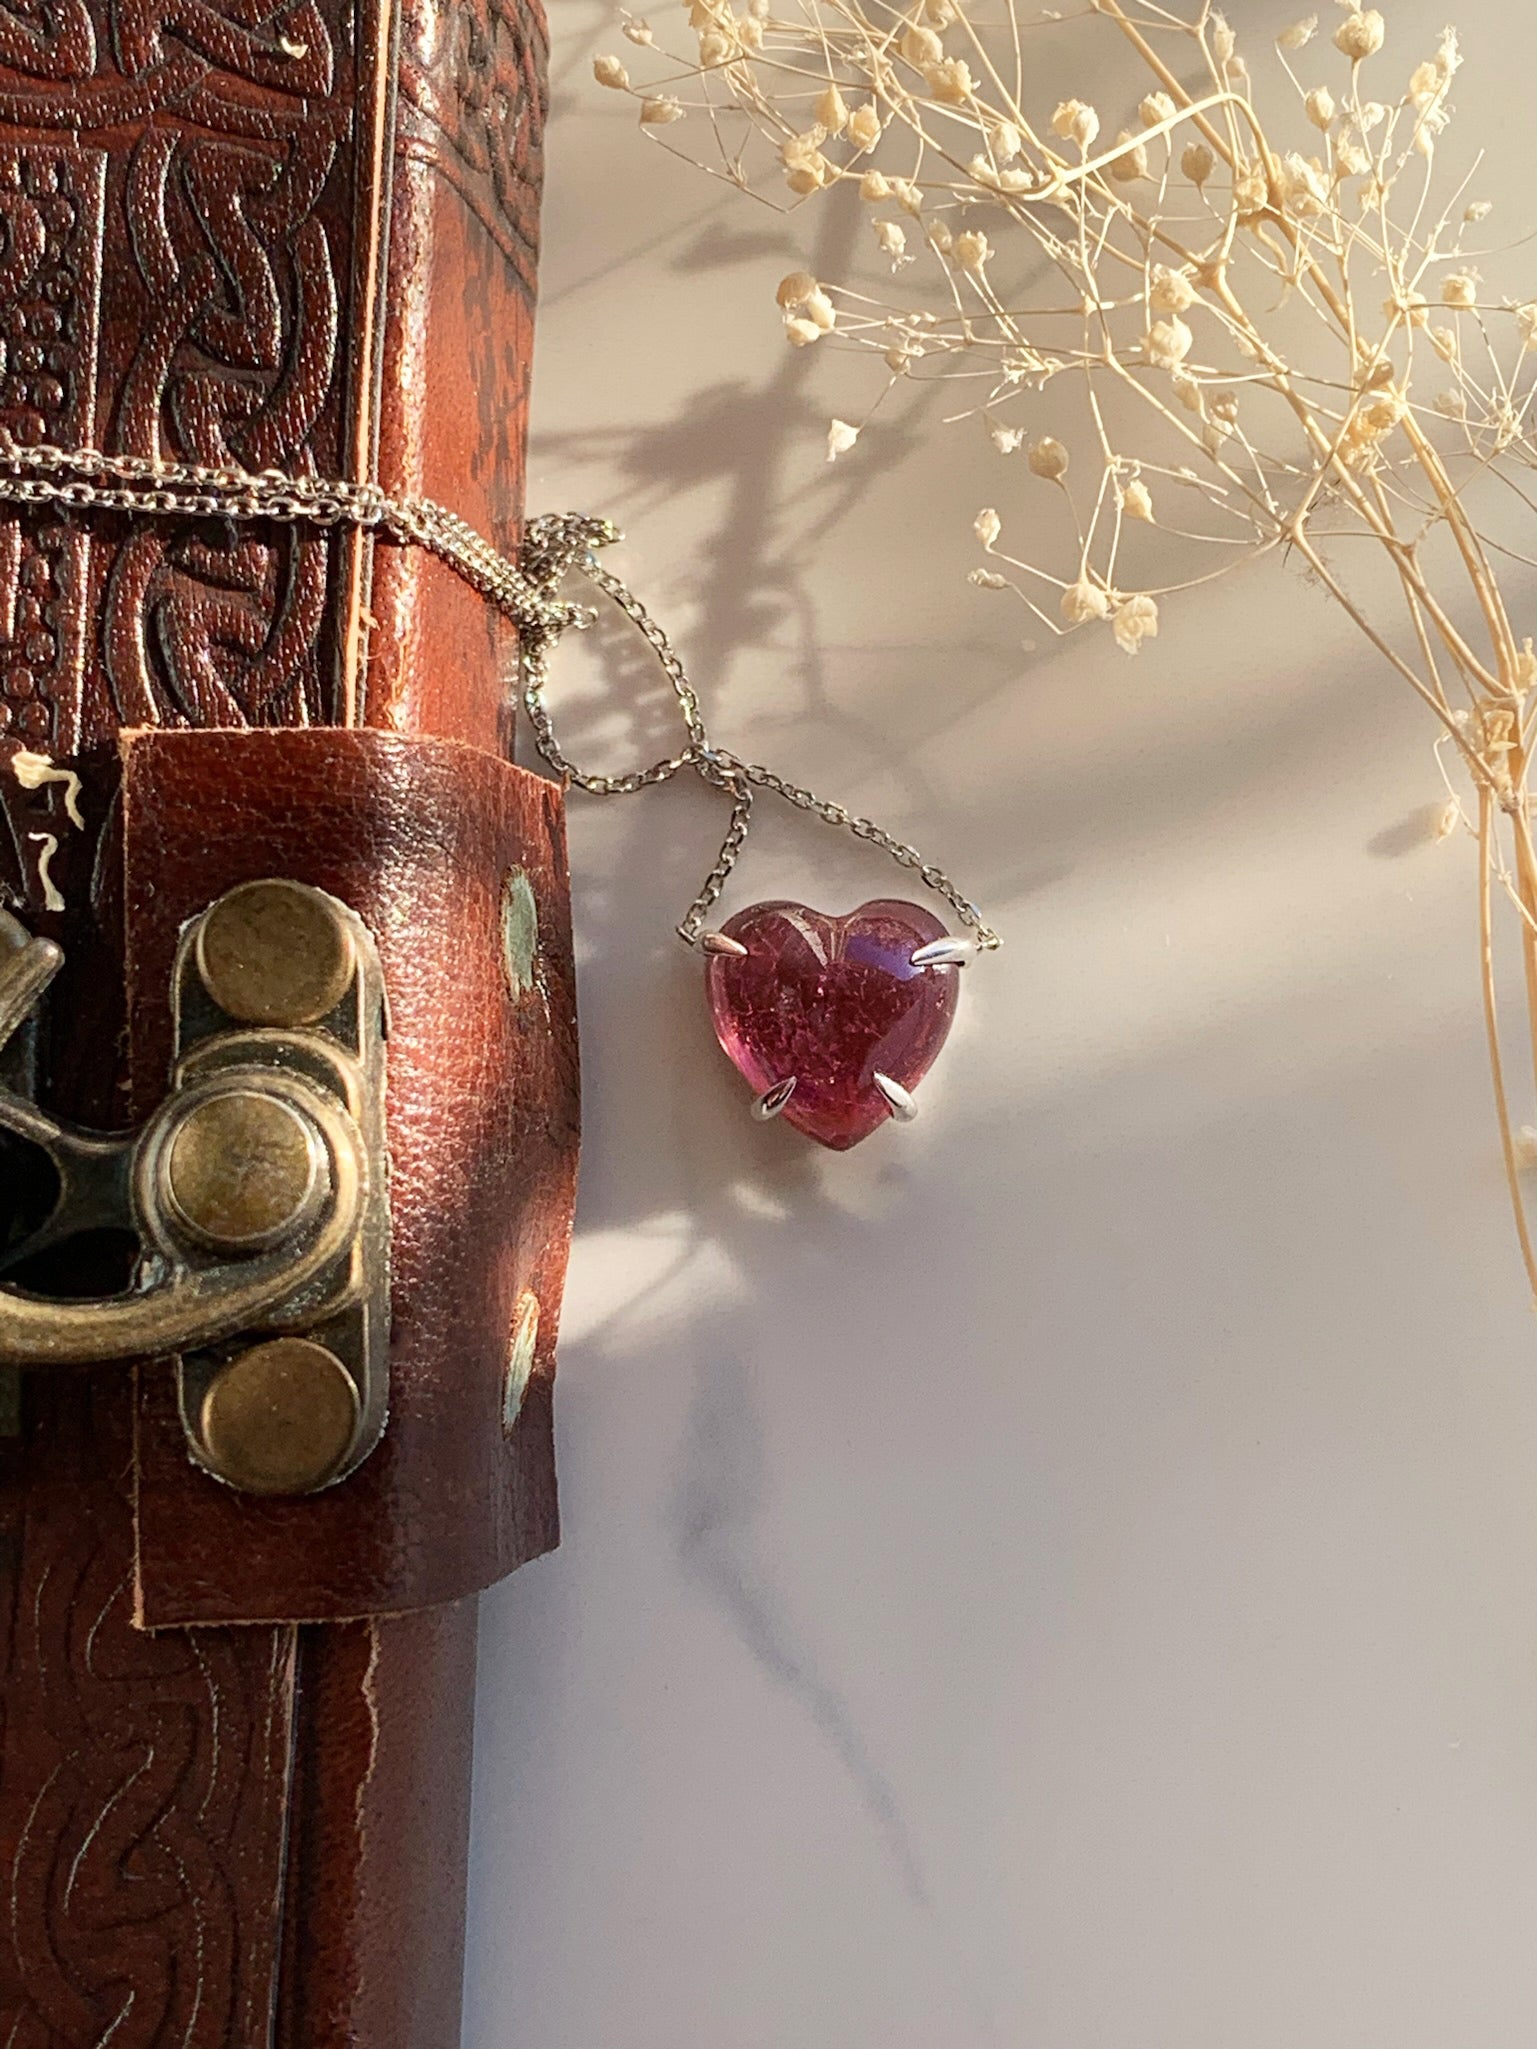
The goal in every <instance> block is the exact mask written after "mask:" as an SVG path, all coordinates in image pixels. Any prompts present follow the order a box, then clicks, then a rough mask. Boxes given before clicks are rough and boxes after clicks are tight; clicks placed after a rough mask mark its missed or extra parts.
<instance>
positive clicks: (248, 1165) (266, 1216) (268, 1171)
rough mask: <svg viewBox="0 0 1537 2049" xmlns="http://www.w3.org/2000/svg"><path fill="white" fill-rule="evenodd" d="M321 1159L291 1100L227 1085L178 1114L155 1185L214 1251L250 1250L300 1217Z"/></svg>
mask: <svg viewBox="0 0 1537 2049" xmlns="http://www.w3.org/2000/svg"><path fill="white" fill-rule="evenodd" d="M324 1158H325V1155H324V1150H323V1148H322V1146H321V1144H320V1141H319V1138H318V1135H317V1134H316V1132H315V1131H314V1129H313V1127H312V1126H311V1124H310V1123H309V1120H308V1119H307V1118H306V1117H304V1116H303V1115H302V1114H301V1113H300V1112H299V1111H298V1110H297V1109H295V1108H294V1107H293V1105H292V1104H290V1103H285V1102H284V1101H283V1100H282V1099H281V1097H278V1096H269V1095H264V1094H262V1093H261V1092H260V1091H259V1090H256V1089H250V1088H231V1089H228V1090H225V1091H224V1092H223V1093H221V1094H219V1095H214V1096H209V1097H205V1098H204V1100H203V1101H202V1102H200V1103H195V1104H194V1105H193V1106H192V1108H191V1109H190V1110H189V1111H188V1112H187V1114H186V1115H185V1117H183V1119H182V1120H181V1123H180V1124H179V1126H178V1127H177V1129H176V1131H175V1132H174V1133H173V1135H172V1137H171V1141H170V1143H169V1145H168V1146H167V1147H166V1151H165V1163H164V1167H163V1170H162V1171H163V1175H164V1184H163V1185H164V1190H165V1195H166V1197H167V1199H168V1201H169V1203H170V1205H171V1207H172V1209H173V1210H174V1211H175V1212H176V1214H177V1216H178V1217H179V1218H180V1219H181V1221H182V1222H183V1223H184V1224H185V1225H186V1226H187V1227H188V1229H189V1230H191V1231H193V1232H195V1233H196V1235H197V1236H198V1237H200V1238H202V1239H204V1240H205V1241H206V1242H207V1243H208V1244H210V1245H215V1246H217V1247H219V1249H220V1250H221V1251H226V1252H255V1251H258V1250H260V1249H261V1248H262V1247H264V1246H269V1245H274V1244H277V1243H278V1242H279V1241H280V1240H281V1239H282V1238H284V1237H285V1236H286V1235H287V1234H288V1232H289V1231H291V1230H292V1229H293V1228H294V1226H295V1225H296V1224H298V1223H299V1222H300V1221H301V1219H302V1218H303V1216H304V1213H305V1211H306V1210H307V1209H308V1208H309V1207H310V1206H311V1203H312V1200H313V1197H314V1195H315V1191H316V1186H317V1183H318V1182H319V1179H320V1175H321V1171H322V1167H323V1164H324Z"/></svg>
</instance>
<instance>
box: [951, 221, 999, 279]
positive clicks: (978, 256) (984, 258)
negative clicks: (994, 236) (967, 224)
mask: <svg viewBox="0 0 1537 2049" xmlns="http://www.w3.org/2000/svg"><path fill="white" fill-rule="evenodd" d="M992 253H993V250H992V244H991V243H990V242H989V241H988V239H987V237H986V235H984V234H982V233H981V232H980V231H979V230H978V229H976V228H968V229H967V230H966V232H965V234H964V235H957V236H956V238H955V260H956V262H957V263H958V264H959V265H960V266H961V268H962V270H985V269H986V267H987V262H988V258H989V257H990V256H991V255H992Z"/></svg>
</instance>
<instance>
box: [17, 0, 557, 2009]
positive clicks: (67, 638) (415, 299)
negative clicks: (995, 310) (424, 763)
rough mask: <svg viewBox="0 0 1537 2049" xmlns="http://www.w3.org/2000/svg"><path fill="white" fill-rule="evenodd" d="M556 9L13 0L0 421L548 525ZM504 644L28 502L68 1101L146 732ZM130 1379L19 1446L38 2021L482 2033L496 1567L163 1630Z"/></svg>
mask: <svg viewBox="0 0 1537 2049" xmlns="http://www.w3.org/2000/svg"><path fill="white" fill-rule="evenodd" d="M544 46H545V27H544V21H543V17H542V13H541V10H540V8H539V6H538V4H537V0H58V4H53V0H43V4H37V5H34V4H33V0H24V4H21V5H19V6H14V7H12V8H10V9H8V10H0V343H3V353H0V423H3V425H4V426H5V427H6V428H7V429H9V430H10V431H11V432H12V433H13V434H14V435H15V436H16V437H17V438H18V439H20V440H22V441H24V442H25V441H36V440H41V439H53V440H61V441H92V442H94V443H95V444H96V445H98V446H100V447H104V448H107V449H110V450H117V451H128V452H132V453H135V454H140V455H156V454H158V455H163V456H166V457H170V458H174V459H182V460H204V461H210V460H211V461H223V460H226V459H227V460H231V461H234V462H239V463H244V464H247V465H250V466H257V467H260V466H264V465H269V464H270V465H273V466H276V467H279V468H282V469H287V470H294V471H300V472H307V473H313V474H325V475H338V474H339V475H343V476H369V475H373V476H376V477H377V478H378V479H379V480H380V481H381V482H383V483H384V484H385V485H386V487H387V488H390V489H395V490H399V489H404V488H420V489H427V490H430V491H431V492H432V493H433V495H435V496H437V497H439V498H442V499H443V500H445V501H446V502H447V503H449V504H450V505H453V506H454V507H455V508H456V509H457V510H459V511H461V512H463V513H465V514H466V515H467V516H468V517H470V518H471V519H473V520H474V521H475V522H476V523H477V524H479V525H481V526H482V527H483V528H484V529H485V530H486V531H488V532H490V533H492V534H493V536H494V537H495V538H496V539H497V540H498V541H499V542H500V543H501V544H502V545H504V546H510V545H511V544H512V543H513V542H515V540H516V537H517V522H518V519H519V516H520V511H521V496H522V462H523V456H522V437H523V428H524V404H525V400H526V394H527V382H528V367H529V351H530V339H531V332H532V309H533V275H534V263H535V255H536V249H537V203H538V185H539V176H540V137H541V129H542V122H543V114H544V101H545V90H544V84H543V75H542V65H543V55H544ZM397 81H398V92H397ZM413 480H414V482H413ZM511 652H512V650H511V644H510V640H509V637H508V634H507V632H506V630H505V629H504V628H503V627H502V626H501V625H500V623H499V622H497V621H496V620H494V619H493V618H492V617H491V616H490V615H489V614H488V613H487V611H486V610H485V608H484V607H483V606H481V605H480V603H479V601H478V600H476V599H474V598H473V597H472V596H471V595H470V594H469V593H468V592H466V591H465V590H464V589H463V588H462V587H461V586H459V585H458V584H456V583H455V582H454V580H453V579H452V577H451V576H450V575H449V573H448V572H447V571H446V570H443V569H442V568H441V567H440V566H439V565H437V564H433V563H425V562H423V561H421V560H420V559H418V558H417V557H415V556H414V555H412V554H411V553H409V552H408V551H400V550H394V549H391V548H388V547H385V546H380V547H378V548H375V547H374V546H373V544H372V543H371V542H369V541H368V540H366V539H363V538H360V537H358V536H355V535H348V534H345V533H341V534H333V535H320V534H314V533H308V532H305V531H303V530H301V529H288V528H283V527H273V526H252V527H243V528H236V527H233V526H231V525H228V524H226V523H222V522H217V521H182V520H175V521H128V520H124V519H121V518H115V517H111V516H101V517H95V518H91V519H82V518H76V517H73V516H69V515H64V514H55V513H53V512H50V511H47V510H44V509H35V510H29V511H28V512H27V514H26V515H25V516H24V517H21V518H12V517H4V516H0V894H3V897H4V899H5V901H7V902H8V903H10V904H12V905H13V906H15V907H17V908H18V909H19V910H20V911H21V913H22V915H23V916H24V917H25V918H26V920H27V922H28V923H29V924H30V925H32V927H33V928H34V929H35V930H38V931H42V932H46V933H47V934H48V935H49V936H51V937H54V938H57V939H59V940H60V941H62V943H63V944H64V946H65V949H66V953H67V960H66V964H65V968H64V971H63V974H62V975H61V976H60V978H59V981H58V982H57V984H56V985H55V988H54V990H53V992H51V995H50V998H49V1002H48V1005H47V1010H46V1015H45V1017H44V1020H43V1028H42V1035H41V1041H40V1053H41V1084H42V1090H43V1095H44V1097H45V1099H46V1101H47V1102H48V1103H49V1104H50V1105H51V1106H52V1107H54V1108H56V1109H57V1110H58V1111H60V1112H61V1113H62V1114H64V1115H68V1116H74V1117H77V1118H79V1119H81V1120H83V1121H85V1122H88V1123H94V1124H98V1125H111V1124H113V1123H117V1122H122V1121H125V1120H126V1118H127V1116H128V1114H129V1109H130V1103H129V1097H128V1080H129V1077H128V1074H127V1070H126V1063H125V1059H124V1048H125V1045H126V1027H125V1023H124V1019H123V1016H122V1003H121V997H122V975H123V964H122V951H121V936H122V922H123V912H124V903H123V867H122V860H121V842H120V837H119V833H120V820H121V809H120V801H119V795H118V789H117V783H118V762H117V755H118V747H117V733H118V729H119V728H120V727H122V726H125V725H147V726H161V727H180V726H187V727H209V726H221V727H229V728H238V727H242V726H254V727H296V726H308V725H318V724H324V723H328V722H330V723H336V722H344V721H346V720H348V719H350V718H352V717H354V716H357V717H361V718H362V719H363V720H364V721H365V722H366V723H368V724H370V725H376V726H381V727H386V728H389V729H392V730H394V731H397V732H411V731H417V730H425V731H430V732H435V733H439V734H443V735H446V736H450V737H456V738H459V739H463V740H467V741H472V742H474V743H476V744H478V745H480V746H482V747H487V748H490V747H492V746H493V745H497V744H501V745H503V746H504V745H505V741H506V739H507V726H506V718H505V712H504V707H505V704H506V695H505V691H504V689H503V679H504V677H505V675H506V674H507V671H508V666H509V662H510V659H511ZM18 746H19V747H25V748H30V749H39V748H40V749H44V750H47V751H49V752H51V753H52V754H53V755H54V756H55V757H57V758H59V759H61V760H62V761H64V762H66V763H67V764H68V765H69V766H70V767H71V768H73V769H75V770H77V771H78V772H79V773H80V774H81V775H82V776H83V778H84V785H85V787H84V791H83V795H82V802H83V806H84V813H83V815H84V819H85V826H84V829H78V828H77V827H76V826H75V825H74V824H73V822H72V820H71V817H70V813H69V810H68V808H67V805H66V791H65V786H63V785H62V784H59V783H45V784H43V785H42V786H41V787H39V788H35V789H33V788H28V787H26V786H24V785H23V784H22V782H21V781H20V780H19V779H18V778H17V777H16V776H15V775H14V774H13V773H12V772H11V769H10V755H11V752H12V750H13V749H14V748H16V747H18ZM254 794H256V795H258V796H259V794H260V793H254ZM257 815H258V816H259V815H260V813H259V811H258V814H257ZM60 898H62V901H63V904H64V908H63V909H62V910H58V909H55V908H52V907H51V906H53V905H54V904H55V903H56V902H57V901H58V900H59V899H60ZM144 1086H145V1087H146V1088H147V1089H152V1086H153V1077H148V1078H147V1079H146V1081H145V1084H144ZM132 1402H133V1396H132V1390H131V1387H130V1385H129V1381H128V1378H127V1376H126V1375H124V1374H122V1373H121V1372H119V1371H118V1370H117V1369H114V1368H104V1369H101V1370H100V1371H92V1372H90V1373H84V1372H81V1373H69V1374H65V1375H55V1376H48V1375H42V1374H38V1375H32V1376H29V1377H28V1384H27V1387H26V1389H25V1391H24V1400H23V1406H22V1434H21V1436H20V1437H18V1438H16V1439H14V1440H4V1439H0V1657H3V1658H4V1659H6V1660H7V1661H8V1662H7V1663H6V1664H5V1667H4V1683H3V1686H0V2043H4V2044H5V2045H6V2049H101V2045H103V2044H105V2043H107V2042H110V2043H111V2044H112V2049H452V2045H453V2043H454V2042H455V2040H456V2039H457V2032H458V1981H457V1960H458V1956H459V1947H460V1943H461V1940H462V1911H463V1883H464V1846H465V1834H464V1830H465V1822H464V1816H465V1809H466V1798H467V1781H468V1769H469V1765H468V1759H469V1740H470V1722H471V1713H472V1693H471V1683H470V1682H471V1671H472V1666H473V1648H474V1629H475V1603H474V1602H473V1600H471V1601H466V1602H460V1603H459V1604H457V1605H456V1606H454V1607H452V1608H448V1609H444V1610H439V1611H431V1612H423V1613H420V1614H415V1615H410V1616H402V1617H400V1618H397V1619H381V1620H373V1621H368V1622H359V1623H345V1624H334V1625H321V1626H316V1627H313V1628H311V1627H301V1628H298V1629H296V1628H295V1627H294V1626H293V1625H292V1624H291V1623H288V1622H280V1623H274V1624H271V1625H267V1626H251V1625H241V1626H231V1627H226V1628H216V1627H201V1628H199V1629H197V1630H195V1631H180V1630H173V1629H165V1630H162V1631H159V1632H157V1633H156V1634H154V1635H147V1634H145V1633H144V1632H142V1631H141V1630H140V1629H138V1628H137V1627H136V1626H135V1619H134V1599H135V1584H134V1581H135V1574H134V1570H133V1541H132V1516H133V1499H134V1484H133V1482H134V1476H133V1464H132V1459H131V1457H130V1451H129V1446H130V1431H131V1427H132V1422H133V1408H132ZM183 1477H185V1476H182V1475H180V1474H179V1475H178V1479H181V1478H183ZM284 1732H287V1733H288V1734H289V1735H291V1738H292V1742H291V1744H290V1743H287V1742H286V1741H285V1733H284ZM290 1760H292V1771H291V1764H290ZM280 1928H281V1929H282V1931H283V1933H282V1935H281V1939H280V1932H279V1931H280Z"/></svg>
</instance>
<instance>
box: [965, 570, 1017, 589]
mask: <svg viewBox="0 0 1537 2049" xmlns="http://www.w3.org/2000/svg"><path fill="white" fill-rule="evenodd" d="M966 581H967V582H968V583H972V584H975V585H976V587H977V589H978V590H979V591H1006V590H1007V589H1008V588H1009V579H1008V578H1007V577H1006V576H1000V575H999V574H998V572H997V570H996V569H973V570H972V571H971V573H970V574H969V575H968V576H967V578H966Z"/></svg>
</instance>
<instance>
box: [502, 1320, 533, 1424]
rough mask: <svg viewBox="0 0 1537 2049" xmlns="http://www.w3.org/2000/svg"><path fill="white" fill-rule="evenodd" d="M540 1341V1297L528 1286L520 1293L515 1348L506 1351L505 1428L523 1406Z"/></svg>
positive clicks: (514, 1327) (515, 1419) (513, 1330)
mask: <svg viewBox="0 0 1537 2049" xmlns="http://www.w3.org/2000/svg"><path fill="white" fill-rule="evenodd" d="M538 1345H539V1297H538V1296H537V1295H536V1294H535V1293H534V1291H533V1289H532V1288H525V1289H524V1290H523V1292H522V1294H521V1295H520V1296H519V1297H518V1306H517V1309H516V1310H515V1311H514V1313H513V1319H512V1350H511V1351H510V1352H509V1353H508V1355H507V1378H506V1381H505V1382H504V1384H503V1388H502V1428H503V1429H504V1430H511V1428H512V1426H513V1424H514V1423H516V1422H517V1420H518V1417H519V1415H520V1414H521V1413H522V1409H523V1398H524V1396H525V1395H526V1394H527V1393H528V1383H529V1380H530V1378H531V1377H532V1374H533V1371H534V1353H535V1351H536V1350H537V1349H538Z"/></svg>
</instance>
